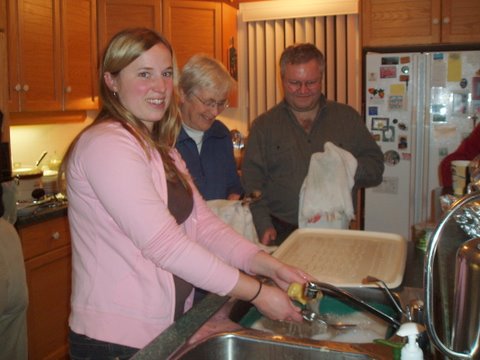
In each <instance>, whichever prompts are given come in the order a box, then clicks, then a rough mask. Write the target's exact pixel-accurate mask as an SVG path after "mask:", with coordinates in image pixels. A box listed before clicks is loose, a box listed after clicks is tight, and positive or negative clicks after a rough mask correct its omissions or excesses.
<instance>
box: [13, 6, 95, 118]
mask: <svg viewBox="0 0 480 360" xmlns="http://www.w3.org/2000/svg"><path fill="white" fill-rule="evenodd" d="M7 5H8V28H7V31H8V54H9V60H8V71H9V91H8V99H9V109H10V111H12V112H25V111H27V112H36V111H59V110H86V109H94V108H96V107H97V97H96V90H95V85H96V58H97V47H96V0H76V1H68V0H8V3H7Z"/></svg>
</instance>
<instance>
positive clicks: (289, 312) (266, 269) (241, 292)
mask: <svg viewBox="0 0 480 360" xmlns="http://www.w3.org/2000/svg"><path fill="white" fill-rule="evenodd" d="M251 269H252V271H253V272H254V273H256V274H259V275H262V276H265V277H267V278H270V279H272V280H273V281H274V282H275V284H276V285H277V287H275V286H271V285H267V284H265V283H264V284H262V285H260V284H259V285H257V286H256V287H255V284H252V280H253V281H254V282H255V281H256V280H255V279H253V278H250V277H248V276H247V275H245V274H240V277H239V280H238V282H237V284H236V286H235V287H234V288H233V289H232V291H231V293H230V295H232V296H235V297H240V298H241V299H242V300H246V301H249V300H250V301H251V302H252V303H253V304H254V305H255V306H256V307H257V309H258V310H259V311H260V312H261V313H262V314H264V315H266V316H267V317H269V318H270V319H274V320H293V321H302V317H301V315H300V313H299V308H298V307H296V306H294V305H293V303H292V301H291V299H289V297H288V295H287V294H286V291H287V289H288V286H289V285H290V284H291V283H293V282H296V283H300V284H303V283H304V282H305V281H307V280H313V277H312V276H310V275H309V274H307V273H305V272H303V271H302V270H300V269H298V268H295V267H292V266H289V265H286V264H284V263H282V262H281V261H279V260H278V259H276V258H274V257H273V256H271V255H269V254H267V253H265V252H263V251H261V252H259V253H257V254H256V255H255V257H254V258H253V260H252V265H251ZM252 289H253V290H254V291H255V290H256V291H255V292H253V291H252ZM245 296H247V298H245ZM248 296H250V297H248ZM251 299H253V300H251Z"/></svg>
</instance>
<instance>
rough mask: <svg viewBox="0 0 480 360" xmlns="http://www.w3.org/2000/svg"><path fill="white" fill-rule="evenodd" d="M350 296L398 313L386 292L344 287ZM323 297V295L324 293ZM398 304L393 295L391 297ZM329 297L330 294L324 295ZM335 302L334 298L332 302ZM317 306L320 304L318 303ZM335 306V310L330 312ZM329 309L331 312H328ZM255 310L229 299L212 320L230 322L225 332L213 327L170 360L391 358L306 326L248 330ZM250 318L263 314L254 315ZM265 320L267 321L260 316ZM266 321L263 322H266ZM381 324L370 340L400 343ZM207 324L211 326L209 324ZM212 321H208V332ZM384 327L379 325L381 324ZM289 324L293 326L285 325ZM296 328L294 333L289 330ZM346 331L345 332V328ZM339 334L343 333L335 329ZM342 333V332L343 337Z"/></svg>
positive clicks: (369, 345)
mask: <svg viewBox="0 0 480 360" xmlns="http://www.w3.org/2000/svg"><path fill="white" fill-rule="evenodd" d="M342 290H345V291H347V292H348V293H349V294H351V295H353V296H355V297H357V298H359V299H361V300H362V301H365V302H367V303H369V304H376V306H379V307H380V308H381V309H382V311H386V310H388V309H390V310H389V311H391V312H392V314H393V313H394V316H395V317H396V319H397V320H398V321H399V320H400V317H401V314H399V313H398V312H397V311H396V310H395V308H394V306H393V304H392V303H391V300H390V299H389V298H388V296H387V295H386V293H385V292H384V291H383V290H382V289H379V288H344V289H342ZM324 295H325V294H324ZM393 295H394V296H395V298H396V299H397V300H398V301H399V302H400V299H399V297H398V296H397V294H395V293H394V294H393ZM325 296H329V295H325ZM337 301H338V300H337ZM333 304H334V306H333V310H337V311H339V312H342V313H344V312H345V309H346V308H345V307H346V306H348V307H349V306H352V307H354V305H352V304H340V305H339V304H338V303H335V302H334V303H333ZM320 305H322V303H321V304H320ZM335 306H339V308H335ZM329 311H332V308H330V309H329ZM254 312H257V313H258V311H257V310H256V308H255V307H253V306H252V305H251V304H250V303H247V302H244V301H239V300H234V299H231V301H229V302H228V303H227V304H226V305H224V307H223V308H222V309H221V310H219V311H218V313H217V314H216V316H218V315H219V314H221V315H220V316H219V319H221V320H220V324H221V323H222V321H225V322H224V324H225V323H228V324H234V327H233V328H232V327H230V328H229V329H225V328H223V326H224V325H218V324H219V323H217V324H216V325H213V328H214V329H215V330H214V331H213V332H208V334H207V335H206V336H202V337H201V338H199V339H197V340H194V341H189V342H188V343H187V344H186V345H184V346H182V347H181V348H180V349H179V350H178V351H177V352H176V353H175V354H174V355H173V356H172V357H170V358H169V359H170V360H178V359H182V360H183V359H185V360H188V359H195V360H197V359H209V360H216V359H218V360H220V359H221V360H235V359H257V358H258V359H259V358H261V359H275V360H276V359H306V360H308V359H332V360H335V359H346V360H348V359H385V360H386V359H389V360H390V359H392V358H393V350H392V348H390V347H388V346H385V345H384V344H383V345H382V344H380V343H377V342H376V341H370V340H368V341H364V338H362V340H361V341H351V339H349V338H344V341H337V340H332V339H318V338H315V337H313V336H310V335H312V334H308V331H306V332H305V331H304V332H303V334H302V333H301V331H300V332H299V331H298V329H299V326H305V327H306V328H305V329H310V328H311V324H308V323H307V322H305V324H301V325H299V324H293V323H290V325H286V323H287V322H280V321H276V322H274V321H271V320H269V321H271V322H272V323H276V324H277V325H278V326H277V327H275V328H274V329H273V330H272V329H270V330H267V331H265V330H264V329H262V330H259V329H257V328H255V327H254V326H252V322H251V318H252V313H254ZM348 312H358V313H365V312H366V311H365V310H362V309H360V308H356V309H352V308H349V310H348ZM253 317H260V318H262V316H261V315H260V314H259V313H258V314H255V315H253ZM265 319H266V318H265ZM267 320H268V319H267ZM376 320H378V321H380V322H383V323H385V324H386V328H388V332H387V333H385V334H383V335H381V336H378V337H377V336H375V338H381V339H389V340H392V339H394V341H397V342H399V341H401V340H400V339H399V338H396V339H395V336H394V332H395V331H394V330H395V329H394V327H395V326H392V324H388V323H387V322H386V321H384V320H382V319H376ZM208 323H210V325H209V324H208ZM212 323H213V324H215V321H212V320H209V321H208V322H207V328H208V327H209V326H211V324H212ZM385 324H384V325H385ZM289 326H293V327H289ZM292 329H296V331H292ZM367 330H368V329H365V328H362V327H358V328H356V329H355V331H356V332H357V333H361V334H363V333H365V332H366V331H367ZM349 331H350V330H349ZM340 333H343V332H342V331H340ZM343 335H344V334H342V336H343Z"/></svg>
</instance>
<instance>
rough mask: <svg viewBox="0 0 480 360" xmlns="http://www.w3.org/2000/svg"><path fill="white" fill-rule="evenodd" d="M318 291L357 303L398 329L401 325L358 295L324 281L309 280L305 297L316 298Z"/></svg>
mask: <svg viewBox="0 0 480 360" xmlns="http://www.w3.org/2000/svg"><path fill="white" fill-rule="evenodd" d="M318 292H323V293H325V294H329V295H331V296H333V297H340V298H342V299H343V300H346V301H348V302H350V303H352V304H353V305H356V306H358V307H360V308H362V309H363V310H365V311H368V312H369V313H370V314H372V315H374V316H376V317H378V318H380V319H382V320H383V321H386V322H388V323H389V324H391V325H392V326H393V327H394V328H395V329H398V328H399V327H400V325H401V323H400V321H398V320H397V319H395V318H393V317H391V316H390V315H388V314H385V313H384V312H382V311H380V310H377V309H376V308H374V307H373V306H371V305H369V304H367V303H366V302H365V301H363V300H362V299H359V298H358V297H356V296H354V295H352V294H350V293H349V292H347V291H345V290H343V289H340V288H338V287H336V286H334V285H332V284H328V283H323V282H313V281H309V282H307V283H306V284H305V291H304V295H305V297H307V298H309V299H314V298H316V297H317V294H318Z"/></svg>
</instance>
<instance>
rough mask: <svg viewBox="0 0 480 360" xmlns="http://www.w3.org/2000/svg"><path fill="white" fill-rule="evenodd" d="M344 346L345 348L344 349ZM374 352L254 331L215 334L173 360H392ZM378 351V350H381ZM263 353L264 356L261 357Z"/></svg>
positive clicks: (350, 346) (387, 354) (386, 353)
mask: <svg viewBox="0 0 480 360" xmlns="http://www.w3.org/2000/svg"><path fill="white" fill-rule="evenodd" d="M341 345H343V346H341ZM372 350H373V349H368V348H362V347H361V346H357V347H355V346H354V345H347V344H338V345H337V346H332V345H330V344H329V345H328V346H326V344H323V345H322V342H319V341H312V340H301V341H300V340H299V339H296V338H289V337H285V336H276V335H267V334H265V333H263V332H255V331H254V330H244V331H238V332H234V333H223V334H217V335H213V336H211V337H209V338H207V339H205V340H204V341H202V342H200V343H198V344H196V345H195V346H191V347H188V348H186V349H184V350H183V351H181V352H180V353H178V354H177V355H175V356H174V357H172V358H171V360H175V359H182V360H190V359H191V360H198V359H209V360H236V359H242V360H243V359H259V358H262V359H275V360H282V359H285V360H287V359H289V360H290V359H302V360H309V359H325V360H329V359H330V360H336V359H342V360H349V359H352V360H353V359H391V356H392V354H391V353H389V352H388V348H385V347H384V348H383V349H381V350H384V351H385V353H384V356H382V355H379V353H378V352H374V351H372ZM377 350H378V348H377ZM260 354H261V355H260Z"/></svg>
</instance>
